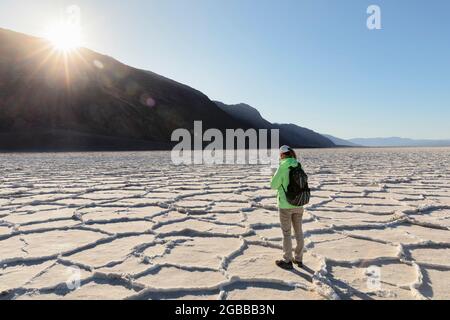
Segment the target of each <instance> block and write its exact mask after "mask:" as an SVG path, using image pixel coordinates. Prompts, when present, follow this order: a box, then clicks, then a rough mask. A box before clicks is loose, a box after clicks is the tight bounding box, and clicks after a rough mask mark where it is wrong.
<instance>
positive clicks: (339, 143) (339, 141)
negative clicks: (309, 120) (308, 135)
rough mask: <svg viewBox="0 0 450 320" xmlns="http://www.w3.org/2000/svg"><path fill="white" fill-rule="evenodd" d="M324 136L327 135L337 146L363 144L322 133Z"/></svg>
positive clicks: (357, 145)
mask: <svg viewBox="0 0 450 320" xmlns="http://www.w3.org/2000/svg"><path fill="white" fill-rule="evenodd" d="M322 135H323V136H324V137H327V138H328V139H330V140H331V141H332V142H333V143H334V144H335V145H337V146H341V147H360V146H361V145H359V144H356V143H353V142H351V141H348V140H344V139H340V138H336V137H334V136H332V135H329V134H322Z"/></svg>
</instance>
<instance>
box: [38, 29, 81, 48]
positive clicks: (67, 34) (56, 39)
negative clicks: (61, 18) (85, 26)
mask: <svg viewBox="0 0 450 320" xmlns="http://www.w3.org/2000/svg"><path fill="white" fill-rule="evenodd" d="M45 37H46V38H47V39H48V40H49V41H50V42H51V43H52V45H53V46H54V47H55V49H56V50H58V51H63V52H70V51H73V50H75V49H77V48H79V47H80V46H81V30H80V28H79V27H77V26H75V25H70V24H67V23H58V24H55V25H53V26H51V27H49V28H48V29H47V32H46V36H45Z"/></svg>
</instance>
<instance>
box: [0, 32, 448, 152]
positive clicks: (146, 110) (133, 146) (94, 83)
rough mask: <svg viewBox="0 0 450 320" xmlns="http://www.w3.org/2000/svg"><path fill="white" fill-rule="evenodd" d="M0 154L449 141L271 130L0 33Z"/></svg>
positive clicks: (237, 110)
mask: <svg viewBox="0 0 450 320" xmlns="http://www.w3.org/2000/svg"><path fill="white" fill-rule="evenodd" d="M0 44H1V45H0V150H3V151H5V150H6V151H9V150H32V151H45V150H155V149H158V150H160V149H161V150H169V149H171V148H172V147H173V146H174V145H175V143H174V142H172V141H171V135H172V132H173V131H174V130H176V129H179V128H185V129H188V130H190V131H192V130H193V128H194V122H195V121H202V123H203V129H204V130H207V129H209V128H216V129H219V130H220V131H222V132H225V130H226V129H244V130H247V129H250V128H253V129H268V130H270V129H279V130H280V144H288V145H290V146H292V147H295V148H330V147H360V146H369V147H386V146H388V147H397V146H450V140H412V139H402V138H375V139H349V140H344V139H340V138H337V137H334V136H331V135H326V134H319V133H317V132H315V131H313V130H310V129H307V128H304V127H301V126H298V125H296V124H279V123H271V122H269V121H268V120H266V119H264V118H263V116H262V115H261V114H260V112H259V111H258V110H257V109H255V108H254V107H252V106H250V105H247V104H243V103H242V104H233V105H227V104H224V103H222V102H219V101H212V100H210V99H209V98H208V96H207V95H205V94H204V93H202V92H200V91H198V90H196V89H194V88H191V87H189V86H187V85H184V84H181V83H179V82H176V81H174V80H171V79H168V78H166V77H164V76H161V75H158V74H156V73H153V72H151V71H146V70H140V69H136V68H133V67H130V66H127V65H125V64H123V63H121V62H119V61H117V60H115V59H114V58H112V57H109V56H106V55H103V54H100V53H97V52H94V51H92V50H89V49H86V48H80V49H78V50H77V51H75V52H73V53H70V54H64V53H62V52H58V51H57V50H55V49H54V48H53V47H52V46H51V45H50V44H49V42H48V41H46V40H44V39H41V38H37V37H32V36H28V35H25V34H21V33H17V32H13V31H10V30H6V29H1V28H0Z"/></svg>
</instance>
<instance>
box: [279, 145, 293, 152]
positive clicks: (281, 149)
mask: <svg viewBox="0 0 450 320" xmlns="http://www.w3.org/2000/svg"><path fill="white" fill-rule="evenodd" d="M291 150H292V149H291V147H289V146H282V147H281V148H280V154H285V153H288V152H290V151H291Z"/></svg>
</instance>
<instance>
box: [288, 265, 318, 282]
mask: <svg viewBox="0 0 450 320" xmlns="http://www.w3.org/2000/svg"><path fill="white" fill-rule="evenodd" d="M289 271H290V272H292V273H293V274H295V275H297V276H299V277H301V278H303V279H305V280H306V281H308V282H312V275H314V270H312V269H311V268H309V267H308V266H305V265H304V266H303V268H301V269H295V268H294V269H292V270H289ZM301 271H306V272H307V273H309V274H310V275H309V274H307V273H305V272H301Z"/></svg>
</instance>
